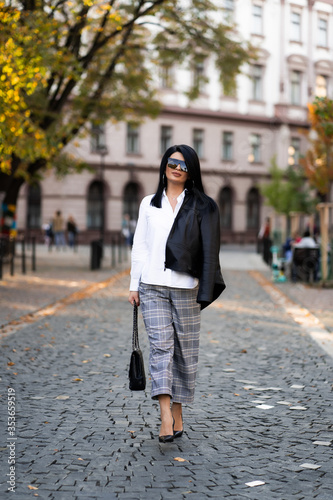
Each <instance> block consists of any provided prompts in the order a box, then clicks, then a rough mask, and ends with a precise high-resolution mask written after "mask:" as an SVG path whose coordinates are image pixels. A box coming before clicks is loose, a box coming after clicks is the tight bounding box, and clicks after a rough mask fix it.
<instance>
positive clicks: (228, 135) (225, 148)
mask: <svg viewBox="0 0 333 500" xmlns="http://www.w3.org/2000/svg"><path fill="white" fill-rule="evenodd" d="M233 142H234V134H233V132H223V143H222V159H223V160H229V161H230V160H232V159H233Z"/></svg>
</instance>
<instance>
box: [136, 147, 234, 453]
mask: <svg viewBox="0 0 333 500" xmlns="http://www.w3.org/2000/svg"><path fill="white" fill-rule="evenodd" d="M219 250H220V222H219V211H218V207H217V205H216V203H215V202H214V201H213V200H212V199H211V198H209V197H208V196H207V195H206V194H205V193H204V189H203V186H202V181H201V172H200V162H199V158H198V156H197V154H196V152H195V151H194V149H192V148H191V147H190V146H186V145H181V146H172V147H170V148H169V149H168V150H167V151H166V152H165V154H164V156H163V158H162V161H161V165H160V175H159V184H158V188H157V191H156V193H155V194H154V195H150V196H146V197H145V198H144V199H143V200H142V202H141V205H140V211H139V219H138V223H137V227H136V231H135V235H134V242H133V249H132V268H131V283H130V293H129V298H128V300H129V302H130V303H131V304H133V303H134V301H135V302H136V303H137V305H140V303H141V305H142V315H143V319H144V323H145V327H146V330H147V333H148V337H149V343H150V356H149V371H150V375H151V380H152V393H151V396H152V398H153V399H158V401H159V405H160V413H161V428H160V434H159V441H160V442H163V443H165V442H171V441H173V439H174V438H178V437H181V436H182V434H183V417H182V404H184V403H192V401H193V399H194V387H195V378H196V373H197V365H198V355H199V335H200V310H201V309H204V308H205V307H207V306H208V305H209V304H211V303H212V302H213V301H214V300H215V299H216V298H217V297H218V296H219V295H220V294H221V293H222V291H223V290H224V288H225V284H224V281H223V278H222V274H221V269H220V263H219ZM171 401H172V407H171V408H170V404H171Z"/></svg>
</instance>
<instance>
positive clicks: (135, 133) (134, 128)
mask: <svg viewBox="0 0 333 500" xmlns="http://www.w3.org/2000/svg"><path fill="white" fill-rule="evenodd" d="M139 130H140V129H139V127H138V125H131V124H130V123H128V124H127V148H126V151H127V153H128V154H138V153H139V151H140V148H139Z"/></svg>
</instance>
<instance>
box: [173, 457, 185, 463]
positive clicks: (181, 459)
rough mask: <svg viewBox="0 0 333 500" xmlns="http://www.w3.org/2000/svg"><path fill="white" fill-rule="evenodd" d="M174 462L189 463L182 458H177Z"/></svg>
mask: <svg viewBox="0 0 333 500" xmlns="http://www.w3.org/2000/svg"><path fill="white" fill-rule="evenodd" d="M174 460H176V462H188V460H185V458H181V457H176V458H174Z"/></svg>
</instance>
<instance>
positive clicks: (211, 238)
mask: <svg viewBox="0 0 333 500" xmlns="http://www.w3.org/2000/svg"><path fill="white" fill-rule="evenodd" d="M219 251H220V217H219V210H218V207H217V205H216V203H215V201H214V200H212V198H210V197H209V196H207V195H205V194H203V193H201V192H200V191H198V190H197V189H195V188H194V189H192V190H189V191H186V193H185V198H184V201H183V204H182V206H181V207H180V210H179V212H178V214H177V216H176V218H175V221H174V223H173V226H172V228H171V231H170V234H169V236H168V240H167V243H166V256H165V267H166V268H168V269H172V270H173V271H178V272H181V273H187V274H190V275H191V276H194V277H195V278H198V279H199V290H198V295H197V302H198V303H199V304H200V305H201V309H204V308H205V307H207V306H209V304H211V303H212V302H213V301H214V300H216V299H217V298H218V297H219V295H220V294H221V293H222V292H223V290H224V289H225V283H224V280H223V277H222V273H221V268H220V261H219Z"/></svg>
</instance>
